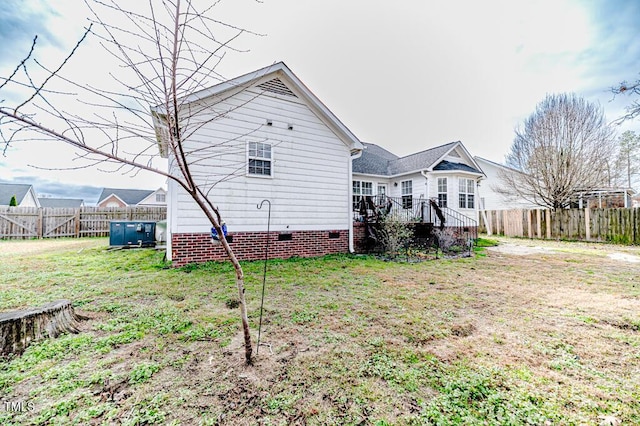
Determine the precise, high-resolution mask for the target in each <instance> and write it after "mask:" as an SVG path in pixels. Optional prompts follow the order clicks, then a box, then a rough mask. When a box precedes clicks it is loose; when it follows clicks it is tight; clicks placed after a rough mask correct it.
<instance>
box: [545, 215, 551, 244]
mask: <svg viewBox="0 0 640 426" xmlns="http://www.w3.org/2000/svg"><path fill="white" fill-rule="evenodd" d="M544 218H545V220H546V222H547V229H546V231H547V233H546V234H547V235H546V237H547V240H550V239H551V210H549V209H546V210H545V211H544Z"/></svg>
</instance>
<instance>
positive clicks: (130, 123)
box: [0, 0, 252, 363]
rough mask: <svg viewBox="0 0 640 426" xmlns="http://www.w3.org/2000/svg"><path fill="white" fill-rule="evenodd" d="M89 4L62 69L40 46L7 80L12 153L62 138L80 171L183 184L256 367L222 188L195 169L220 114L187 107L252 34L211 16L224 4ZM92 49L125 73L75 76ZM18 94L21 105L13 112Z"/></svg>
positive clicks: (2, 113) (6, 133) (163, 0)
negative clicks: (226, 265)
mask: <svg viewBox="0 0 640 426" xmlns="http://www.w3.org/2000/svg"><path fill="white" fill-rule="evenodd" d="M85 3H86V5H87V6H88V10H89V16H90V18H89V22H90V25H89V26H88V28H87V29H86V32H85V33H84V36H83V37H82V38H81V39H80V41H79V42H78V44H77V45H76V46H75V48H74V49H73V50H72V51H71V52H70V54H69V55H68V56H67V57H66V58H65V59H64V60H62V61H60V62H61V64H60V65H59V66H56V67H49V66H47V65H46V64H44V63H42V61H40V60H38V59H37V58H36V57H35V53H34V52H35V47H36V39H34V40H33V45H32V47H31V51H30V52H29V54H28V55H27V56H26V57H25V59H24V60H23V61H22V62H21V63H20V64H19V65H18V66H17V67H16V68H15V70H14V71H13V72H12V73H11V74H10V75H9V76H6V77H1V78H0V100H2V99H4V101H0V135H1V137H2V141H3V142H4V152H5V154H6V153H7V151H8V150H9V148H10V147H12V146H14V145H17V144H22V143H32V142H34V140H45V141H55V142H59V143H62V144H67V145H69V146H71V147H72V148H74V150H75V151H76V152H77V154H76V157H75V158H74V166H73V168H80V167H95V168H99V169H101V170H107V171H110V172H121V173H130V174H133V175H135V174H136V173H138V172H139V171H140V170H145V171H149V172H153V173H157V174H159V175H162V176H165V177H166V178H168V179H170V180H173V181H174V182H176V183H177V185H179V186H180V187H182V189H184V191H186V193H188V194H189V195H190V196H191V198H192V199H193V200H194V201H195V203H197V205H198V206H199V207H200V208H201V209H202V211H203V212H204V214H205V215H206V217H207V219H208V220H209V221H210V223H211V225H212V227H213V228H214V229H215V230H216V231H217V234H218V235H219V236H220V243H221V244H222V246H223V248H224V250H225V252H226V254H227V256H228V258H229V260H230V261H231V263H232V264H233V266H234V268H235V275H236V284H237V290H238V297H239V300H240V312H241V318H242V329H243V333H244V344H245V358H246V362H247V363H251V354H252V345H251V336H250V332H249V323H248V318H247V307H246V302H245V290H244V273H243V270H242V267H241V265H240V263H239V262H238V259H237V258H236V256H235V254H234V252H233V250H232V248H231V247H230V246H229V244H228V242H227V239H226V238H225V237H224V233H223V232H222V227H221V224H222V221H223V219H222V217H221V214H220V211H219V209H218V208H217V207H216V204H215V203H214V201H213V197H214V196H215V191H214V190H213V189H214V186H215V183H216V182H213V181H203V179H201V178H200V177H199V176H194V173H193V171H192V169H193V164H194V163H197V162H198V161H202V160H203V156H204V155H205V154H204V153H203V151H202V146H201V145H198V143H190V142H191V139H192V138H193V137H194V134H195V133H196V132H197V130H198V129H199V128H200V127H202V126H205V125H206V124H207V123H209V122H211V121H213V120H216V118H218V116H217V115H216V113H209V114H208V115H206V117H205V118H203V114H199V113H200V112H202V110H201V109H198V106H197V105H196V106H194V105H192V104H188V103H187V102H188V98H189V96H190V95H192V94H194V93H196V92H198V91H200V90H203V89H206V88H208V87H210V86H211V85H213V84H215V83H219V82H220V81H222V80H223V79H222V78H221V76H220V75H219V74H218V72H217V71H216V68H217V66H218V65H219V63H220V61H221V60H222V58H223V57H224V55H225V53H227V52H228V51H229V50H234V48H233V46H232V43H233V42H235V41H237V39H238V37H240V36H242V35H243V34H246V33H248V31H246V30H244V29H242V28H239V27H235V26H232V25H229V24H227V23H225V22H222V21H221V20H219V19H217V18H216V17H215V16H214V14H213V11H214V10H215V6H216V5H218V3H219V2H204V3H205V4H206V6H204V7H202V8H199V7H198V6H197V4H196V0H153V1H149V2H147V3H145V2H121V3H122V4H126V8H125V7H123V6H121V4H120V3H118V2H117V1H116V0H104V1H103V0H86V2H85ZM87 43H95V44H96V45H97V47H100V48H102V49H103V52H102V57H101V61H102V63H101V64H99V66H100V67H105V64H117V65H118V67H117V69H115V68H114V69H112V67H108V66H106V67H105V68H107V69H106V70H105V73H106V72H107V71H108V75H105V73H102V74H100V73H97V71H96V70H95V69H92V70H91V71H89V72H85V73H83V75H82V76H81V77H79V76H77V75H74V74H73V73H72V72H71V69H72V65H73V64H72V63H73V61H74V60H77V59H78V58H79V57H80V56H79V55H80V53H81V50H82V49H83V48H84V46H85V45H86V44H87ZM95 47H96V46H92V47H91V48H92V49H94V48H95ZM87 71H88V70H87ZM94 73H95V74H94ZM16 93H19V94H22V98H21V99H19V100H17V101H13V102H11V103H12V104H11V105H9V102H10V101H8V99H12V98H15V97H16ZM201 108H204V107H201ZM225 113H226V114H228V113H229V111H225ZM220 114H222V113H220ZM196 116H198V118H197V119H194V117H196ZM198 146H200V149H198ZM159 150H163V151H165V152H164V154H167V155H168V157H169V159H170V160H169V162H170V164H169V168H168V169H167V168H166V166H164V164H158V162H157V157H158V154H159ZM76 164H77V165H76Z"/></svg>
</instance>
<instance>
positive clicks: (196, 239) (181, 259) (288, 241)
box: [171, 229, 349, 267]
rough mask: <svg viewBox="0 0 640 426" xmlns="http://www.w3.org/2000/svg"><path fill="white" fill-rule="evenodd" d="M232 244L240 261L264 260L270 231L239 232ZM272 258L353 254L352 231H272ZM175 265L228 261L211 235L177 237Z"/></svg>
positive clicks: (174, 244) (270, 244) (175, 235)
mask: <svg viewBox="0 0 640 426" xmlns="http://www.w3.org/2000/svg"><path fill="white" fill-rule="evenodd" d="M231 237H232V242H231V243H229V245H230V246H231V248H232V249H233V251H234V253H235V255H236V256H237V257H238V259H239V260H259V259H264V249H265V244H266V242H267V233H266V232H235V233H233V234H231ZM269 238H270V241H269V258H270V259H286V258H289V257H293V256H299V257H313V256H323V255H325V254H332V253H347V252H348V251H349V231H348V230H346V229H344V230H336V231H292V232H271V233H270V235H269ZM171 248H172V259H173V266H176V267H180V266H184V265H187V264H189V263H201V262H207V261H210V260H214V261H223V260H227V255H226V253H225V252H224V249H223V248H222V245H220V244H213V243H212V242H211V237H210V235H209V234H207V233H191V234H173V235H172V236H171Z"/></svg>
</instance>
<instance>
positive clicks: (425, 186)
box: [420, 170, 431, 222]
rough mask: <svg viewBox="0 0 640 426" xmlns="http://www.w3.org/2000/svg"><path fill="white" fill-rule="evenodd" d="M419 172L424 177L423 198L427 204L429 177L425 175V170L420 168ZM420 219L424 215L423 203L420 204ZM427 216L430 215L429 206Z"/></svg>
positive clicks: (423, 219) (429, 219) (423, 218)
mask: <svg viewBox="0 0 640 426" xmlns="http://www.w3.org/2000/svg"><path fill="white" fill-rule="evenodd" d="M420 174H421V175H422V177H424V199H425V200H426V203H427V204H429V178H428V177H427V172H426V171H425V170H420ZM421 213H422V221H423V222H424V221H425V217H424V205H422V212H421ZM429 216H431V207H429ZM428 221H431V217H429V218H428Z"/></svg>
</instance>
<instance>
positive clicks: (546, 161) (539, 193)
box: [500, 94, 615, 209]
mask: <svg viewBox="0 0 640 426" xmlns="http://www.w3.org/2000/svg"><path fill="white" fill-rule="evenodd" d="M614 150H615V139H614V131H613V130H612V128H611V127H610V126H608V125H607V123H606V120H605V117H604V113H603V111H602V108H601V107H600V106H599V105H597V104H593V103H590V102H587V101H586V100H584V99H583V98H580V97H578V96H576V95H574V94H557V95H548V96H547V97H546V98H545V99H544V100H543V101H542V102H540V103H539V104H538V105H537V106H536V110H535V112H534V113H533V114H531V115H530V116H529V117H528V118H527V119H526V120H525V121H524V123H523V125H522V126H520V127H519V128H517V129H516V136H515V139H514V141H513V144H512V146H511V150H510V152H509V154H508V155H507V158H506V160H507V161H506V162H507V165H508V166H510V167H511V168H513V169H515V170H516V171H517V172H512V173H501V176H500V177H501V180H502V182H503V185H504V186H503V188H502V192H503V193H504V194H505V195H512V196H513V195H515V196H518V197H521V198H523V199H525V200H527V201H529V202H531V203H533V204H536V205H539V206H546V207H550V208H553V209H558V208H565V207H568V206H569V204H570V201H571V199H572V198H573V197H575V196H576V195H578V194H579V193H580V192H588V191H590V190H593V189H595V188H597V187H599V186H603V185H606V182H607V181H608V176H609V174H610V173H611V170H610V166H609V162H610V159H611V158H612V155H613V153H614Z"/></svg>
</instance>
